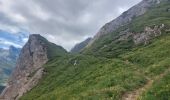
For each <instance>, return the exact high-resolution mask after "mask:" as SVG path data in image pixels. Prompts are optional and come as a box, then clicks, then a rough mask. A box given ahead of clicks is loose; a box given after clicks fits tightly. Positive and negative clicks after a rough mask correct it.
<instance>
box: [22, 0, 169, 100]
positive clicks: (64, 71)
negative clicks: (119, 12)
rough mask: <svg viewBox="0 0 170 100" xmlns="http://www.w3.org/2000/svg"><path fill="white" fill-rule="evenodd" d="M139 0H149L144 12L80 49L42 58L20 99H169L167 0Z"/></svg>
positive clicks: (144, 0)
mask: <svg viewBox="0 0 170 100" xmlns="http://www.w3.org/2000/svg"><path fill="white" fill-rule="evenodd" d="M159 1H161V2H159ZM144 2H145V3H146V2H151V5H150V4H149V6H148V5H147V10H146V12H145V13H144V14H142V15H140V16H137V17H134V18H133V19H132V20H131V21H129V22H127V23H126V24H125V25H122V26H120V27H116V29H114V30H110V31H112V32H110V31H107V32H109V33H107V32H106V33H104V34H102V36H98V37H97V38H96V37H95V38H94V39H93V42H91V43H90V45H88V46H87V47H86V48H85V49H84V50H83V51H82V52H81V54H76V55H73V54H67V55H65V56H63V57H60V58H53V59H51V60H50V61H48V62H47V63H46V64H45V65H44V68H45V70H44V71H45V73H46V74H45V75H44V76H43V78H42V79H41V80H40V82H39V83H38V85H37V86H36V87H35V88H33V89H32V90H31V91H29V92H28V93H26V94H24V96H22V97H21V100H34V99H36V100H56V99H57V100H72V99H74V100H99V99H101V100H106V99H108V100H121V99H123V100H137V99H141V100H169V98H170V85H169V84H170V80H169V76H170V63H169V62H170V50H169V49H170V19H169V18H170V2H169V1H167V0H143V1H142V4H143V3H144ZM145 3H144V4H145ZM138 5H140V4H138ZM130 11H132V9H130ZM127 12H128V11H127ZM125 13H126V12H125ZM109 28H110V27H109ZM106 29H107V27H106ZM28 98H29V99H28Z"/></svg>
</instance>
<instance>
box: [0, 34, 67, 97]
mask: <svg viewBox="0 0 170 100" xmlns="http://www.w3.org/2000/svg"><path fill="white" fill-rule="evenodd" d="M50 46H52V47H51V48H53V50H51V48H49V47H50ZM54 50H55V51H60V52H58V53H56V52H53V51H54ZM61 51H62V52H61ZM48 52H50V53H48ZM51 53H52V54H53V55H49V54H51ZM61 53H62V54H65V53H66V51H65V49H63V48H62V47H60V46H57V45H54V44H52V43H50V42H48V40H46V39H45V38H44V37H42V36H41V35H39V34H32V35H30V36H29V40H28V42H27V43H26V44H25V45H24V47H23V48H22V50H21V54H20V56H19V58H18V61H17V64H16V68H15V70H14V71H13V73H12V75H11V77H10V79H9V82H8V85H7V87H6V88H5V89H4V91H3V93H2V94H1V97H2V99H4V100H6V99H7V100H13V99H19V97H20V96H22V95H23V94H24V93H26V92H27V91H29V90H30V89H32V88H33V87H34V86H35V85H36V84H37V83H38V81H39V80H40V79H41V77H42V75H43V69H44V68H43V65H44V64H45V63H46V62H47V61H48V60H49V59H51V57H54V56H55V57H56V56H59V55H61Z"/></svg>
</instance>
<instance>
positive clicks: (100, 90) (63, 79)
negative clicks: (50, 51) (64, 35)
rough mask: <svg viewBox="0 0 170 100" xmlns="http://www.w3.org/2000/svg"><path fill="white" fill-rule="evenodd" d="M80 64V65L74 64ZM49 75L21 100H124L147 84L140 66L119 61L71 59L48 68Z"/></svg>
mask: <svg viewBox="0 0 170 100" xmlns="http://www.w3.org/2000/svg"><path fill="white" fill-rule="evenodd" d="M75 60H77V65H74V61H75ZM45 71H46V75H45V76H44V77H43V78H42V80H41V81H40V83H39V84H38V85H37V86H36V87H35V88H33V89H32V90H31V91H30V92H28V93H27V94H26V95H24V96H23V97H22V98H21V100H27V98H29V100H31V99H35V98H36V100H45V99H48V97H50V98H55V99H60V100H61V99H62V100H63V99H66V100H68V99H70V98H72V99H98V98H103V99H106V98H114V99H120V98H121V95H122V94H123V93H124V92H126V91H129V90H132V89H134V88H137V87H140V86H142V85H143V84H145V82H146V79H145V77H144V76H143V74H142V73H138V69H137V66H133V65H132V64H130V63H129V64H127V63H126V62H124V61H121V60H117V59H113V60H110V59H106V58H96V57H93V56H84V55H77V56H67V57H63V58H60V59H54V60H52V61H50V62H49V63H47V64H46V65H45ZM50 100H53V99H50Z"/></svg>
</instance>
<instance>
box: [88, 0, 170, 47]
mask: <svg viewBox="0 0 170 100" xmlns="http://www.w3.org/2000/svg"><path fill="white" fill-rule="evenodd" d="M162 1H169V0H142V1H141V2H140V3H139V4H137V5H135V6H134V7H132V8H130V9H129V10H128V11H126V12H124V13H123V14H122V15H120V16H119V17H118V18H116V19H114V20H113V21H111V22H109V23H107V24H106V25H104V26H103V27H102V28H101V29H100V30H99V32H98V33H97V34H96V35H95V37H94V38H93V40H92V41H91V43H89V45H91V44H92V43H93V42H94V41H95V40H98V39H99V38H100V37H101V36H103V35H105V34H108V33H111V32H113V31H116V30H118V29H119V28H120V27H122V26H125V25H127V24H129V23H131V21H132V20H133V19H134V18H137V17H139V16H141V15H143V14H144V13H146V12H147V11H148V10H149V9H150V8H151V7H152V6H154V5H156V4H159V3H160V2H162Z"/></svg>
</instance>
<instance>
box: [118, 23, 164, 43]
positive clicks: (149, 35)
mask: <svg viewBox="0 0 170 100" xmlns="http://www.w3.org/2000/svg"><path fill="white" fill-rule="evenodd" d="M164 28H165V25H164V24H162V25H160V26H158V25H155V26H153V27H147V26H146V27H145V30H143V32H141V33H133V32H129V31H128V30H126V31H122V32H121V34H120V35H119V39H118V40H119V41H123V40H127V39H128V38H129V37H132V39H133V42H134V44H135V45H139V44H145V45H146V44H147V43H149V42H150V40H151V39H153V38H155V37H158V36H160V35H161V34H162V30H165V29H164Z"/></svg>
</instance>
